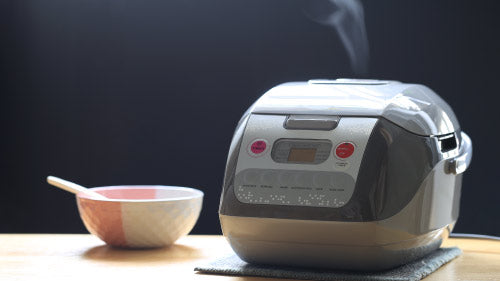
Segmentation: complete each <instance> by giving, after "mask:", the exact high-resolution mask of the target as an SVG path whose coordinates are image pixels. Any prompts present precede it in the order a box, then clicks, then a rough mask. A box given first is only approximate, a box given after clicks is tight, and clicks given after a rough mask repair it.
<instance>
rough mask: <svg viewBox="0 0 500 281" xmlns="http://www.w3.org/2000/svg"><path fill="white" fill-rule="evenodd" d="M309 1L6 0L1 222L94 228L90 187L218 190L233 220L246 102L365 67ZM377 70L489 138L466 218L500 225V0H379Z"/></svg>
mask: <svg viewBox="0 0 500 281" xmlns="http://www.w3.org/2000/svg"><path fill="white" fill-rule="evenodd" d="M304 5H305V3H304V2H302V1H299V0H273V1H268V0H244V1H243V0H211V1H201V0H51V1H42V0H31V1H18V0H3V1H0V31H1V32H0V36H1V39H0V71H1V72H0V74H1V75H0V126H1V127H0V128H1V131H2V133H1V138H0V165H1V166H0V176H1V188H2V193H1V196H0V200H1V204H0V221H1V224H0V232H84V231H85V229H84V227H83V225H82V223H81V222H80V219H79V217H78V213H77V209H76V204H75V200H74V197H73V196H72V195H71V194H68V193H65V192H62V191H60V190H56V189H55V188H53V187H50V186H48V185H47V184H46V183H45V177H46V176H47V175H49V174H53V175H57V176H60V177H63V178H67V179H69V180H73V181H76V182H79V183H81V184H84V185H87V186H103V185H117V184H165V185H182V186H192V187H197V188H200V189H202V190H203V191H204V192H205V195H206V197H205V201H204V209H203V211H202V215H201V217H200V220H199V222H198V224H197V225H196V227H195V229H194V232H195V233H219V232H220V227H219V222H218V217H217V207H218V203H219V194H220V190H221V184H222V178H223V171H224V165H225V160H226V152H227V150H228V147H229V143H230V140H231V136H232V133H233V129H234V126H235V125H236V123H237V121H238V119H239V118H240V116H241V114H242V113H243V112H244V111H245V110H246V108H247V107H248V106H249V105H250V104H251V103H252V102H253V101H254V100H255V99H256V98H257V97H259V95H261V94H262V93H263V92H264V91H265V90H267V89H268V88H270V87H272V86H274V85H276V84H279V83H281V82H286V81H293V80H307V79H310V78H335V77H350V76H356V75H354V74H353V73H352V72H351V70H350V66H349V61H348V57H347V55H346V52H345V50H344V48H343V46H342V44H341V42H340V40H339V37H338V36H337V35H336V34H335V33H334V31H332V30H331V29H329V28H327V27H325V26H321V25H319V24H317V23H314V22H312V21H311V20H309V19H308V18H307V17H306V16H304V12H303V9H304ZM364 5H365V15H366V25H367V32H368V38H369V42H370V64H369V71H368V73H367V74H366V75H363V76H361V77H372V78H381V79H394V80H401V81H405V82H417V83H422V84H425V85H428V86H430V87H431V88H433V89H434V90H435V91H436V92H438V93H439V94H440V95H441V96H442V97H443V98H445V99H446V100H447V101H448V102H449V103H450V104H451V106H452V107H453V108H454V110H455V112H456V114H457V115H458V117H459V120H460V122H461V125H462V127H463V129H464V131H466V132H467V133H469V135H470V136H471V137H472V140H473V142H474V158H473V163H472V166H471V167H470V170H469V171H468V172H467V173H466V175H465V178H464V185H463V196H462V208H461V214H460V219H459V222H458V224H457V226H456V231H458V232H474V233H485V234H493V235H499V234H500V224H499V223H498V214H499V213H500V204H498V199H499V198H500V188H499V185H498V182H497V178H496V177H497V176H498V171H497V170H498V165H497V162H498V159H499V156H500V153H499V146H498V137H499V133H498V129H499V126H498V123H497V122H498V120H499V118H498V115H499V108H498V105H497V103H496V102H495V101H497V100H498V87H499V86H498V75H499V71H498V65H499V58H500V55H499V50H500V44H499V36H498V34H499V28H498V27H499V26H500V18H499V17H498V14H499V12H500V11H499V9H498V8H497V7H496V6H494V5H495V4H494V1H473V2H471V1H435V0H425V1H413V0H404V1H402V0H390V1H389V0H381V1H364Z"/></svg>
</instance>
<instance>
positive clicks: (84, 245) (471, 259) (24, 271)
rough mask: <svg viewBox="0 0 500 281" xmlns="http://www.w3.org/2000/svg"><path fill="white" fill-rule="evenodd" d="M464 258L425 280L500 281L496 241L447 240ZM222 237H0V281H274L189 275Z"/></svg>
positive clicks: (223, 246)
mask: <svg viewBox="0 0 500 281" xmlns="http://www.w3.org/2000/svg"><path fill="white" fill-rule="evenodd" d="M455 245H457V246H459V247H460V248H462V250H463V251H464V253H463V254H462V256H460V257H459V258H457V259H455V260H453V261H452V262H450V263H448V264H446V265H444V266H443V267H442V268H441V269H439V270H438V271H436V272H435V273H433V274H432V275H430V276H428V277H427V278H426V279H424V280H427V281H431V280H500V241H493V240H483V239H450V240H449V241H447V242H446V244H445V246H455ZM231 252H232V251H231V248H230V247H229V245H228V244H227V243H226V241H225V239H224V238H223V237H222V236H215V235H213V236H208V235H206V236H201V235H190V236H188V237H185V238H182V239H180V240H179V241H177V243H176V244H175V245H174V246H171V247H169V248H164V249H155V250H121V249H114V248H110V247H108V246H105V245H104V244H103V242H101V241H100V240H99V239H97V238H96V237H94V236H91V235H89V234H0V280H51V281H56V280H64V281H72V280H88V281H98V280H106V281H108V280H109V281H112V280H113V281H114V280H138V281H153V280H162V281H170V280H227V281H229V280H239V281H243V280H248V281H256V280H275V279H270V278H255V277H234V276H219V275H207V274H200V273H195V272H194V271H193V268H194V267H195V266H196V265H199V264H200V263H204V262H207V261H210V260H212V259H214V258H216V257H219V256H224V255H228V254H230V253H231Z"/></svg>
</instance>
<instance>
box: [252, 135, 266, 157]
mask: <svg viewBox="0 0 500 281" xmlns="http://www.w3.org/2000/svg"><path fill="white" fill-rule="evenodd" d="M266 149H267V141H266V140H263V139H258V140H254V141H253V142H252V143H251V144H250V146H249V147H248V152H249V153H250V155H252V156H260V155H262V153H264V152H265V151H266Z"/></svg>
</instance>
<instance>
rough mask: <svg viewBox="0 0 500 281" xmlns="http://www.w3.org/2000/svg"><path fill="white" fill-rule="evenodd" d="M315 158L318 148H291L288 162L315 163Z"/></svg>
mask: <svg viewBox="0 0 500 281" xmlns="http://www.w3.org/2000/svg"><path fill="white" fill-rule="evenodd" d="M315 156H316V148H291V149H290V153H289V154H288V162H303V163H313V162H314V157H315Z"/></svg>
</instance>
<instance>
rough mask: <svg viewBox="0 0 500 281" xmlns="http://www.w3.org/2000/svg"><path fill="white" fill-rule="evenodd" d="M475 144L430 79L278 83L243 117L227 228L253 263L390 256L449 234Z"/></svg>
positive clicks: (403, 258) (227, 192)
mask: <svg viewBox="0 0 500 281" xmlns="http://www.w3.org/2000/svg"><path fill="white" fill-rule="evenodd" d="M408 89H410V91H408ZM415 92H417V94H415ZM471 155H472V148H471V143H470V139H469V138H468V136H467V135H465V134H464V133H462V132H461V131H460V128H459V126H458V122H457V121H456V118H455V116H454V114H453V112H452V111H451V109H450V108H449V106H448V105H447V104H446V103H445V102H444V101H442V100H441V99H440V98H439V97H438V96H437V95H436V94H434V93H433V92H432V91H431V90H430V89H428V88H426V87H424V86H420V85H412V84H403V83H399V82H384V81H373V80H370V81H366V80H362V81H360V80H333V81H320V82H317V81H310V82H306V83H287V84H284V85H280V86H277V87H275V88H273V89H271V90H270V91H268V93H266V94H264V95H263V96H262V97H261V98H260V99H259V100H258V101H257V102H256V103H255V104H254V105H253V106H252V107H251V108H250V109H249V110H248V111H247V112H246V113H245V114H244V116H243V118H242V119H241V121H240V122H239V124H238V126H237V129H236V131H235V134H234V137H233V141H232V143H231V147H230V151H229V156H228V162H227V165H226V173H225V178H224V186H223V191H222V195H221V203H220V208H219V215H220V221H221V226H222V230H223V232H224V235H225V236H226V238H227V240H228V241H229V243H230V245H231V246H232V248H233V249H234V251H235V252H236V253H237V254H238V255H239V257H240V258H242V259H243V260H245V261H247V262H251V263H264V264H282V265H292V266H306V267H321V268H342V269H355V270H381V269H386V268H390V267H394V266H397V265H400V264H403V263H406V262H409V261H411V260H414V259H416V258H419V257H421V256H423V255H425V254H427V253H429V252H430V251H432V250H434V249H436V248H438V247H439V246H440V244H441V242H442V241H443V239H445V238H446V237H447V236H448V234H449V232H450V231H451V230H452V228H453V225H454V223H455V222H456V220H457V218H458V209H459V201H460V189H461V179H462V172H463V171H464V170H465V169H466V168H467V166H468V164H469V163H470V158H471Z"/></svg>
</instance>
